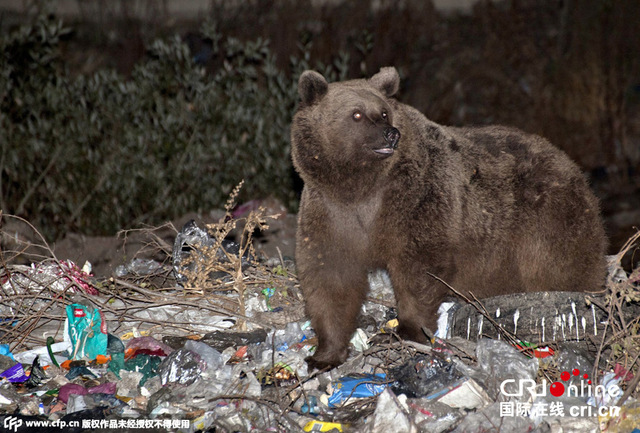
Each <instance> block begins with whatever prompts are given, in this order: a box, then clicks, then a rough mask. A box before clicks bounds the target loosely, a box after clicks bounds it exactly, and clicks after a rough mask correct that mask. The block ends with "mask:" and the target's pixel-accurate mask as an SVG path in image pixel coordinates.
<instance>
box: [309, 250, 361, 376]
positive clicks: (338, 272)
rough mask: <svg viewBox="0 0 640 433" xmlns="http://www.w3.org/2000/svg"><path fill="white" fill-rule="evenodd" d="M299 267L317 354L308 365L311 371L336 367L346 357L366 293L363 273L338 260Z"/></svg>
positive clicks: (310, 359) (310, 358)
mask: <svg viewBox="0 0 640 433" xmlns="http://www.w3.org/2000/svg"><path fill="white" fill-rule="evenodd" d="M340 262H342V263H340ZM300 265H302V266H301V267H300ZM300 265H299V270H298V274H299V277H300V285H301V287H302V292H303V295H304V298H305V303H306V312H307V316H308V317H309V318H310V319H311V325H312V326H313V329H314V330H315V332H316V335H317V337H318V346H317V348H316V351H315V353H314V355H313V356H311V357H308V358H307V359H306V361H307V364H308V365H309V367H310V368H312V369H313V368H318V369H323V368H327V367H328V368H333V367H336V366H338V365H340V364H342V363H344V362H345V361H346V360H347V356H348V354H349V341H350V339H351V336H352V334H353V332H354V331H355V329H356V321H357V318H358V314H359V312H360V307H361V306H362V303H363V302H364V299H365V296H366V293H367V289H368V282H367V273H366V270H364V269H358V268H354V267H352V266H348V265H347V263H345V262H344V261H340V260H331V261H330V262H329V263H322V262H321V263H318V262H316V263H313V264H310V266H306V265H305V264H304V263H301V264H300ZM345 265H347V266H345Z"/></svg>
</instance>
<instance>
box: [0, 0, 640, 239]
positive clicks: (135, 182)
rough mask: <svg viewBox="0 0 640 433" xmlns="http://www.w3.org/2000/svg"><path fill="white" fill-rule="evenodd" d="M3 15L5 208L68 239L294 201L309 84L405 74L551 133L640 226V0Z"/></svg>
mask: <svg viewBox="0 0 640 433" xmlns="http://www.w3.org/2000/svg"><path fill="white" fill-rule="evenodd" d="M134 4H136V3H135V2H127V1H125V0H122V1H111V2H103V1H100V0H96V1H94V2H78V5H79V6H80V13H79V14H78V15H77V16H75V17H73V18H66V19H65V21H64V22H61V19H60V17H59V16H57V15H56V11H55V9H52V8H51V7H50V6H49V7H47V6H43V5H42V4H37V3H36V5H35V6H33V7H31V8H27V9H26V10H25V11H24V13H22V14H16V13H14V12H7V11H5V12H2V11H0V48H1V51H2V56H1V57H0V143H1V144H2V150H1V152H2V153H1V155H0V170H1V171H2V178H1V184H0V193H1V196H0V200H1V201H0V205H1V207H2V210H3V212H5V213H11V214H17V215H20V216H22V217H24V218H26V219H28V220H29V221H31V222H32V223H34V224H35V225H36V226H37V227H39V228H40V229H41V230H42V231H43V232H44V233H45V234H46V235H47V236H48V237H49V238H50V239H51V240H53V239H56V238H59V237H61V236H63V235H64V234H65V233H67V232H82V233H85V234H113V233H114V232H115V231H116V230H118V229H120V228H131V227H134V226H135V225H136V224H138V223H147V224H155V223H159V222H162V221H164V220H167V219H171V218H174V217H176V216H178V215H182V214H184V213H186V212H188V211H207V210H209V209H214V208H220V207H222V205H223V204H224V202H225V201H226V199H227V196H228V194H229V192H230V191H231V189H232V188H233V187H234V186H235V185H236V184H237V183H238V182H239V181H240V180H241V179H245V184H244V185H245V186H244V188H243V190H242V192H241V197H240V198H241V201H242V200H248V199H252V198H264V197H267V196H274V197H277V198H278V199H280V200H282V201H283V202H284V203H285V204H286V205H287V206H288V207H289V208H291V209H292V210H295V208H296V205H297V198H298V194H299V190H300V182H299V180H298V179H297V178H296V177H295V175H294V173H293V170H292V167H291V162H290V157H289V123H290V121H291V117H292V115H293V113H294V111H295V106H296V88H295V87H296V84H295V83H296V80H297V77H298V75H299V74H300V72H301V71H302V70H304V69H307V68H314V69H317V70H320V71H321V72H323V73H324V74H325V75H327V76H328V77H329V78H330V79H332V80H337V79H344V78H358V77H363V76H369V75H371V74H373V73H375V72H377V71H378V69H379V68H380V67H381V66H386V65H394V66H396V67H397V68H398V69H399V71H400V73H401V76H402V78H403V81H402V87H401V91H400V94H399V98H400V99H401V100H402V101H403V102H405V103H408V104H410V105H413V106H415V107H417V108H418V109H420V110H421V111H423V112H424V113H425V114H426V115H427V116H428V117H430V118H431V119H433V120H435V121H437V122H439V123H443V124H451V125H469V124H490V123H500V124H506V125H513V126H516V127H519V128H522V129H524V130H526V131H528V132H533V133H538V134H540V135H543V136H545V137H547V138H548V139H550V140H551V141H552V142H553V143H554V144H556V145H557V146H558V147H560V148H562V149H564V150H565V151H566V152H567V153H568V154H569V155H570V156H571V157H572V158H573V159H574V160H576V161H577V162H578V163H579V164H580V165H581V166H582V167H583V169H584V170H585V172H586V173H587V174H588V175H589V176H590V180H591V182H592V184H593V186H594V189H595V190H596V192H597V194H598V195H599V196H600V198H601V199H602V201H603V211H604V213H605V216H606V217H607V224H608V230H609V232H610V235H611V238H612V251H617V249H618V248H619V246H620V244H621V242H622V241H623V240H624V239H626V238H628V237H629V236H630V235H631V234H632V233H633V230H632V228H631V227H632V226H633V225H639V224H640V182H639V180H638V179H639V176H638V171H639V170H640V26H638V21H637V20H638V16H640V4H639V3H638V2H637V1H636V0H617V1H613V0H609V1H607V0H580V1H577V0H574V1H570V0H564V1H560V0H549V1H544V2H540V1H537V0H512V1H494V2H492V1H480V2H478V3H477V4H476V5H475V6H474V7H473V9H472V10H470V11H467V12H466V13H449V14H443V13H441V12H439V11H438V10H436V9H435V8H434V6H433V5H432V4H431V3H430V2H428V1H412V0H405V1H396V0H377V1H374V0H358V1H344V2H340V1H327V2H311V1H294V0H255V1H251V0H239V1H237V2H232V3H231V2H225V1H223V0H212V1H211V4H210V8H209V13H208V14H207V16H198V17H192V18H191V19H176V18H175V17H174V16H172V14H171V13H170V12H169V11H168V8H167V3H166V1H162V0H157V1H150V0H147V1H146V2H138V3H137V4H138V5H140V4H144V5H145V7H146V9H144V10H143V13H140V10H139V9H138V10H135V11H134V10H132V6H131V5H134Z"/></svg>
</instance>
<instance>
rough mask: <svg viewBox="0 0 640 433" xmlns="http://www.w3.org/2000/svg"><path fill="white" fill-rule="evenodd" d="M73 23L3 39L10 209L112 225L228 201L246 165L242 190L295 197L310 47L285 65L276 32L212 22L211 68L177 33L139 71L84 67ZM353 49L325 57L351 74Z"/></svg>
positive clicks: (336, 73) (101, 229)
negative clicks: (246, 35)
mask: <svg viewBox="0 0 640 433" xmlns="http://www.w3.org/2000/svg"><path fill="white" fill-rule="evenodd" d="M66 32H67V31H66V30H65V29H64V28H63V26H62V24H61V23H60V22H58V21H56V20H55V19H53V18H50V17H45V16H39V17H38V18H37V19H36V20H35V22H34V23H33V24H32V25H29V26H25V27H23V28H21V29H20V30H18V31H16V32H13V33H11V34H9V35H8V36H5V37H4V39H2V40H1V41H0V49H1V50H2V52H3V53H5V55H3V56H2V57H1V58H0V73H1V75H0V116H1V117H0V134H1V135H0V139H1V140H2V155H1V157H0V169H1V170H2V184H1V185H0V188H1V193H2V203H1V205H2V210H3V212H5V213H12V214H18V215H21V216H23V217H25V218H27V219H29V220H30V221H31V222H33V223H34V224H36V226H38V227H40V228H41V229H42V230H43V231H44V232H45V234H46V235H47V236H48V237H49V238H52V239H53V238H56V237H58V236H60V235H61V234H63V233H64V232H66V231H81V232H84V233H96V234H97V233H107V234H108V233H113V232H114V231H115V230H117V229H119V228H123V227H127V228H128V227H133V226H135V225H136V224H137V223H141V222H144V223H158V222H160V221H162V220H165V219H170V218H172V217H175V216H178V215H180V214H183V213H185V212H188V211H198V210H205V211H206V210H209V209H213V208H219V207H221V206H222V205H223V204H224V202H225V201H226V199H227V196H228V194H229V192H230V191H231V190H232V188H233V187H234V186H235V185H236V184H237V183H239V182H240V180H242V179H245V184H244V185H245V186H244V188H243V191H242V193H241V197H240V199H241V200H242V199H248V198H257V197H266V196H268V195H273V196H275V197H278V198H279V199H281V200H283V201H284V202H285V203H286V204H287V205H289V206H290V207H295V205H296V200H297V194H296V192H295V191H294V187H293V182H294V180H293V179H294V178H293V170H292V168H291V161H290V156H289V152H290V146H289V124H290V122H291V116H292V114H293V112H294V110H295V104H296V85H295V82H296V80H297V77H298V76H299V73H300V72H302V70H303V69H306V68H307V67H308V62H309V56H308V54H307V53H306V52H305V50H306V48H305V47H302V54H301V57H300V58H292V59H291V61H290V68H289V70H288V71H283V70H280V69H278V67H277V66H276V63H275V59H274V56H273V55H272V53H271V51H270V48H269V44H268V41H265V40H261V39H258V40H255V41H251V42H246V43H245V42H240V41H239V40H237V39H234V38H225V37H223V36H222V35H220V34H219V33H218V32H217V31H216V29H215V26H213V25H212V24H210V23H208V24H205V25H203V27H202V29H201V32H202V34H203V35H204V36H205V37H207V38H209V39H210V40H212V41H213V47H212V55H213V56H214V58H215V59H216V61H217V64H218V65H219V66H218V67H217V68H215V70H214V71H212V72H210V73H207V72H205V70H204V68H202V67H201V66H198V65H196V64H195V63H194V60H193V56H192V54H191V53H190V52H189V49H188V47H187V46H186V45H185V44H183V43H182V41H181V40H180V38H178V37H174V38H170V39H166V40H156V41H155V42H153V43H152V44H151V45H150V48H149V53H148V55H147V56H146V57H145V59H144V61H142V62H140V63H139V64H138V65H136V67H135V68H134V70H133V72H132V74H131V76H130V77H129V78H128V79H125V78H123V77H121V76H119V75H118V74H117V73H115V72H113V71H105V70H101V71H98V72H96V73H94V74H92V75H90V76H82V75H81V76H78V77H75V78H72V77H70V74H69V72H68V71H67V68H66V66H65V63H64V61H63V60H62V59H61V58H60V57H59V55H58V52H59V42H60V38H61V37H64V35H65V33H66ZM346 61H348V59H346V58H345V57H344V56H343V57H342V58H341V62H338V63H337V64H336V67H332V66H325V67H323V66H319V68H320V69H324V71H325V72H326V73H327V74H328V75H329V76H333V77H334V78H344V73H345V70H346V66H344V65H345V64H346Z"/></svg>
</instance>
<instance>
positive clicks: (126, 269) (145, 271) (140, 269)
mask: <svg viewBox="0 0 640 433" xmlns="http://www.w3.org/2000/svg"><path fill="white" fill-rule="evenodd" d="M162 270H163V268H162V264H161V263H159V262H158V261H156V260H153V259H141V258H135V259H133V260H131V261H130V262H129V263H127V264H126V265H120V266H118V267H116V269H115V271H114V274H115V275H116V276H117V277H119V278H122V277H124V276H126V275H135V276H145V275H153V274H156V273H158V272H160V271H162Z"/></svg>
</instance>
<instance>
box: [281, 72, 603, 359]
mask: <svg viewBox="0 0 640 433" xmlns="http://www.w3.org/2000/svg"><path fill="white" fill-rule="evenodd" d="M399 81H400V80H399V76H398V73H397V72H396V70H395V68H382V69H381V70H380V72H379V73H377V74H376V75H374V76H373V77H371V78H370V79H368V80H364V79H361V80H352V81H345V82H338V83H331V84H328V83H327V81H326V80H325V78H324V77H323V76H322V75H320V74H318V73H317V72H314V71H306V72H304V73H303V74H302V75H301V77H300V80H299V83H298V92H299V95H300V105H299V109H298V111H297V113H296V114H295V116H294V118H293V123H292V126H291V142H292V158H293V163H294V166H295V168H296V170H297V171H298V173H299V174H300V176H301V178H302V180H303V181H304V189H303V191H302V197H301V201H300V212H299V216H298V233H297V244H296V262H297V269H298V276H299V278H300V285H301V288H302V291H303V295H304V297H305V303H306V311H307V314H308V316H309V318H310V319H311V323H312V326H313V328H314V329H315V331H316V333H317V336H318V347H317V350H316V352H315V354H314V356H313V357H310V358H309V359H307V362H308V363H309V365H310V366H311V367H317V368H323V367H334V366H336V365H339V364H341V363H343V362H344V361H345V360H346V358H347V355H348V345H349V339H350V337H351V335H352V333H353V332H354V330H355V327H356V319H357V316H358V314H359V311H360V307H361V305H362V303H363V301H364V300H365V297H366V294H367V290H368V281H367V275H368V272H370V271H372V270H376V269H384V270H386V271H387V272H388V273H389V276H390V278H391V283H392V286H393V289H394V293H395V297H396V302H397V308H398V319H399V328H398V330H399V333H400V335H401V336H402V337H404V338H407V339H411V340H415V341H425V340H426V337H425V334H424V333H423V331H422V327H430V326H432V325H434V323H435V321H436V311H437V308H438V306H439V304H440V303H441V301H442V300H443V299H444V298H445V297H447V296H451V295H452V294H451V292H450V291H448V289H447V287H446V286H444V285H443V284H442V283H441V282H439V281H437V280H436V279H434V278H432V277H431V276H429V273H431V274H433V275H435V276H437V277H439V278H441V279H442V280H444V281H446V282H447V283H449V284H450V285H451V286H453V287H454V288H456V289H457V290H458V291H461V292H464V293H467V292H468V291H472V292H473V293H474V294H475V295H476V296H478V297H479V298H483V297H487V296H494V295H501V294H506V293H515V292H534V291H550V290H567V291H587V290H596V289H599V288H600V287H601V286H602V284H603V283H604V276H605V260H604V253H605V246H606V238H605V234H604V230H603V225H602V220H601V217H600V212H599V205H598V201H597V199H596V198H595V196H594V195H593V193H592V192H591V191H590V190H589V187H588V184H587V182H586V180H585V178H584V177H583V175H582V174H581V172H580V170H579V169H578V167H577V166H576V165H575V164H574V163H573V162H572V161H571V160H570V159H569V158H568V156H567V155H566V154H565V153H564V152H562V151H560V150H559V149H557V148H555V147H553V146H552V145H551V144H550V143H549V142H547V141H546V140H545V139H543V138H541V137H539V136H536V135H530V134H526V133H524V132H521V131H519V130H516V129H513V128H507V127H499V126H487V127H469V128H454V127H446V126H441V125H438V124H436V123H434V122H432V121H430V120H428V119H427V118H426V117H425V116H424V115H422V114H421V113H420V112H418V111H417V110H416V109H414V108H412V107H410V106H407V105H404V104H401V103H399V102H398V101H397V100H395V99H393V98H392V96H393V95H394V94H395V93H396V92H397V90H398V87H399Z"/></svg>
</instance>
